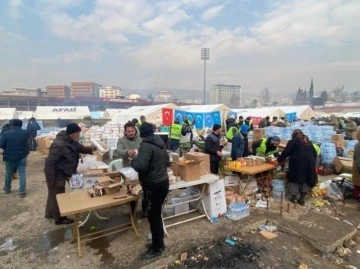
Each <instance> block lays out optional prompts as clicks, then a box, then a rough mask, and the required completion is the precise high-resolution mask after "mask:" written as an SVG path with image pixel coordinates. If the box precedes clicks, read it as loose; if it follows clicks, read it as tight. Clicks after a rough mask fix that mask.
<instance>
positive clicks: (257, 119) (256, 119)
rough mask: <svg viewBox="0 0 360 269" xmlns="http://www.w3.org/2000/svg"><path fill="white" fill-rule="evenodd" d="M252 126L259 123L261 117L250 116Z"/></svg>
mask: <svg viewBox="0 0 360 269" xmlns="http://www.w3.org/2000/svg"><path fill="white" fill-rule="evenodd" d="M251 120H252V124H253V126H259V123H260V121H261V117H251Z"/></svg>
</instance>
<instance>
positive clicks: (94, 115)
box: [90, 111, 105, 120]
mask: <svg viewBox="0 0 360 269" xmlns="http://www.w3.org/2000/svg"><path fill="white" fill-rule="evenodd" d="M104 113H105V112H104V111H91V112H90V117H91V118H92V119H94V120H98V119H103V118H104Z"/></svg>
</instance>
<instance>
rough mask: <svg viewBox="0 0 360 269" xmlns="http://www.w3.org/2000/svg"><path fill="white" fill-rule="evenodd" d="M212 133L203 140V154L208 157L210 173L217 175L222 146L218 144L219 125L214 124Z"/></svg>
mask: <svg viewBox="0 0 360 269" xmlns="http://www.w3.org/2000/svg"><path fill="white" fill-rule="evenodd" d="M212 129H213V131H212V133H211V134H209V135H208V136H207V137H206V139H205V152H206V153H207V154H209V155H210V172H211V173H213V174H216V175H218V174H219V162H220V160H221V158H222V156H223V153H222V149H223V146H222V145H221V143H220V135H221V132H222V130H221V125H220V124H216V123H215V124H214V125H213V128H212Z"/></svg>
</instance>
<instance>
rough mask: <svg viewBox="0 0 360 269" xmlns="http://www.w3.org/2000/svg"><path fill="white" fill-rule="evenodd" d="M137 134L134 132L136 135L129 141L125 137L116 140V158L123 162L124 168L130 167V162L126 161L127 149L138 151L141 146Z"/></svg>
mask: <svg viewBox="0 0 360 269" xmlns="http://www.w3.org/2000/svg"><path fill="white" fill-rule="evenodd" d="M138 134H139V133H138V132H137V131H136V135H135V137H134V138H132V139H130V138H128V137H127V136H126V135H124V136H123V137H122V138H120V139H119V140H118V143H117V152H118V156H119V157H120V158H122V160H123V166H124V167H130V166H131V165H130V161H129V159H128V157H129V156H128V154H127V152H128V150H129V149H139V148H140V144H141V138H140V137H139V135H138Z"/></svg>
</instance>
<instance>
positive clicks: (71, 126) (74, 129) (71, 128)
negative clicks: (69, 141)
mask: <svg viewBox="0 0 360 269" xmlns="http://www.w3.org/2000/svg"><path fill="white" fill-rule="evenodd" d="M77 132H81V128H80V127H79V125H77V124H76V123H69V125H68V126H66V133H67V134H68V135H69V134H73V133H77Z"/></svg>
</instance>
